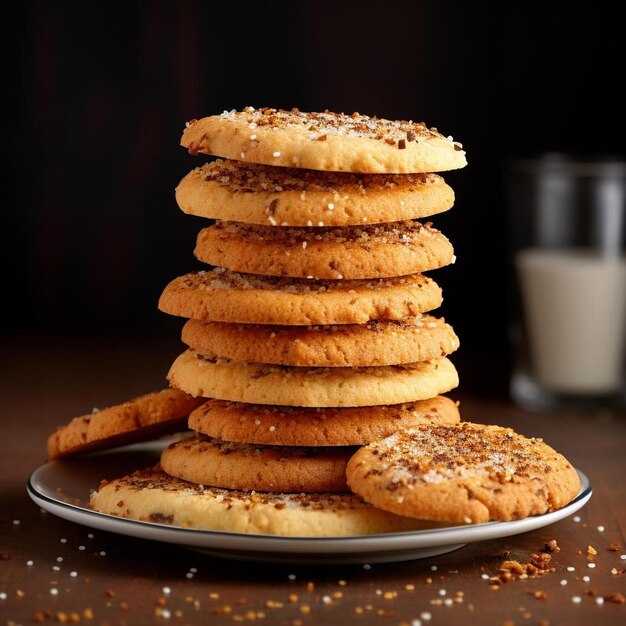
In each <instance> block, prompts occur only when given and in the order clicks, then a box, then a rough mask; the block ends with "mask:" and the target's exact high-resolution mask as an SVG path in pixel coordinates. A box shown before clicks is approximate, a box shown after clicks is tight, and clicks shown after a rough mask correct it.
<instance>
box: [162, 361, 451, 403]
mask: <svg viewBox="0 0 626 626" xmlns="http://www.w3.org/2000/svg"><path fill="white" fill-rule="evenodd" d="M167 378H168V380H169V382H170V384H171V385H172V386H173V387H176V388H178V389H180V390H182V391H185V392H186V393H190V394H191V395H193V396H204V397H208V398H217V399H218V400H230V401H232V402H248V403H250V404H276V405H285V406H309V407H330V406H332V407H345V406H373V405H378V404H400V403H402V402H413V401H415V400H426V399H428V398H434V397H435V396H437V395H439V394H440V393H445V392H446V391H450V389H453V388H454V387H456V386H457V385H458V384H459V379H458V375H457V372H456V370H455V369H454V365H452V363H451V362H450V361H449V360H448V359H446V358H445V357H442V358H439V359H432V360H430V361H421V362H419V363H407V364H405V365H389V366H385V367H360V368H359V367H331V368H309V367H289V366H286V365H282V366H281V365H265V364H262V363H242V362H239V361H230V360H228V359H219V358H217V357H215V356H211V355H204V354H201V353H199V352H196V351H195V350H187V351H186V352H183V353H182V354H181V355H180V356H179V357H178V358H177V359H176V360H175V361H174V363H173V364H172V367H171V368H170V371H169V374H168V375H167Z"/></svg>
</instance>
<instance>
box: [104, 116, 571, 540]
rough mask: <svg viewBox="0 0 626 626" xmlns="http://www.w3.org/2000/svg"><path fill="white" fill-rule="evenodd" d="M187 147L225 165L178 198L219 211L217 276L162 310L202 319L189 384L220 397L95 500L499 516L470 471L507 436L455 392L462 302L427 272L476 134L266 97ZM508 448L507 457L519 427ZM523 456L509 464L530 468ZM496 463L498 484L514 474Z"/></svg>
mask: <svg viewBox="0 0 626 626" xmlns="http://www.w3.org/2000/svg"><path fill="white" fill-rule="evenodd" d="M182 145H183V146H185V147H186V148H187V149H188V150H189V152H190V153H192V154H197V153H203V154H210V155H214V156H217V157H221V158H219V159H217V160H215V161H213V162H211V163H208V164H204V165H202V166H200V167H198V168H197V169H195V170H193V171H192V172H191V173H189V174H188V175H187V176H186V177H185V178H184V179H183V180H182V182H181V183H180V185H179V187H178V189H177V192H176V198H177V201H178V204H179V206H180V208H181V209H182V210H183V211H184V212H185V213H188V214H191V215H196V216H200V217H204V218H208V219H211V220H215V221H214V222H213V223H211V224H210V225H208V226H207V227H206V228H203V229H202V230H201V231H200V233H199V235H198V239H197V245H196V249H195V255H196V257H197V258H198V259H199V260H200V261H202V262H204V263H206V264H208V265H209V266H212V268H211V267H209V268H207V269H205V270H202V271H197V272H194V273H191V274H187V275H185V276H181V277H179V278H176V279H175V280H174V281H172V282H171V283H170V284H169V285H168V286H167V287H166V289H165V291H164V292H163V294H162V296H161V299H160V302H159V307H160V309H161V310H162V311H164V312H166V313H169V314H172V315H177V316H182V317H184V318H187V322H186V323H185V325H184V328H183V331H182V339H183V342H184V343H185V344H186V345H187V346H188V349H187V350H186V351H185V352H184V353H183V354H181V355H180V356H179V357H178V358H177V359H176V361H175V362H174V363H173V365H172V366H171V369H170V372H169V375H168V379H169V382H170V384H171V385H172V387H174V388H176V389H178V390H180V392H184V394H188V396H185V397H189V396H191V397H193V398H194V399H198V398H204V399H206V400H203V401H202V404H200V405H199V406H198V407H197V408H194V409H193V411H192V412H191V414H190V416H189V421H188V425H189V428H190V429H192V430H193V431H195V434H194V435H193V436H192V437H188V438H185V439H182V440H180V441H179V442H177V443H175V444H172V445H171V446H170V447H169V448H167V449H166V450H164V452H163V454H162V457H161V467H157V468H151V469H148V470H142V471H138V472H135V473H134V474H131V475H130V476H127V477H124V478H122V479H118V480H116V481H113V482H112V483H109V484H107V485H103V486H102V487H101V488H100V490H99V491H98V492H97V493H96V494H94V495H93V496H92V505H93V506H94V508H96V509H98V510H100V511H102V512H107V513H112V514H116V515H124V516H127V517H133V518H136V519H143V520H150V521H157V522H169V523H173V524H177V525H180V526H186V527H195V528H205V529H213V530H231V531H242V532H252V533H270V534H280V535H300V536H306V535H310V536H323V535H360V534H367V533H379V532H388V531H398V530H409V529H415V528H419V527H421V526H422V524H423V522H421V521H419V520H418V519H416V518H423V519H431V520H442V521H466V522H471V521H483V520H484V519H489V518H490V509H489V507H486V506H483V507H482V508H481V507H478V508H477V503H471V505H467V501H469V500H471V499H472V498H469V496H468V493H469V491H468V488H467V485H466V483H465V482H463V481H464V480H466V477H467V468H466V467H461V466H459V467H460V469H459V472H460V473H458V475H457V474H455V472H454V471H452V470H451V468H452V467H453V466H454V465H455V463H458V462H459V459H462V458H463V454H464V453H463V451H462V447H463V442H464V441H470V440H471V439H472V437H474V439H477V440H480V441H490V435H489V433H488V432H487V431H484V430H481V429H488V428H489V427H480V426H476V428H478V431H475V430H471V429H470V430H464V429H468V428H470V427H469V426H463V425H460V424H458V422H459V419H460V418H459V412H458V408H457V405H456V403H454V402H453V401H452V400H450V399H449V398H446V397H445V396H443V395H442V394H444V393H446V392H448V391H450V390H451V389H453V388H454V387H456V386H457V384H458V377H457V373H456V370H455V368H454V366H453V365H452V363H451V362H450V361H449V360H448V358H447V355H448V354H450V353H452V352H453V351H454V350H456V348H457V347H458V345H459V342H458V339H457V337H456V335H455V333H454V331H453V329H452V328H451V327H450V326H449V325H448V324H446V323H445V321H444V320H443V319H441V318H437V317H434V316H432V315H430V314H429V312H430V311H432V310H434V309H436V308H437V307H439V305H440V304H441V301H442V294H441V289H440V288H439V286H438V285H437V284H436V283H435V282H434V281H433V280H432V279H431V278H430V277H427V276H426V275H424V272H429V271H432V270H436V269H437V268H440V267H442V266H445V265H448V264H450V263H453V262H454V259H455V257H454V252H453V249H452V246H451V244H450V242H449V241H448V239H447V238H446V237H445V236H444V235H443V234H442V233H440V232H439V231H438V230H436V229H435V228H433V227H432V225H431V224H430V223H429V222H421V221H417V220H418V219H422V218H429V217H430V216H432V215H435V214H437V213H440V212H442V211H446V210H448V209H450V208H451V207H452V204H453V201H454V194H453V191H452V190H451V188H450V187H449V186H448V185H447V184H446V183H445V182H444V180H443V178H441V177H440V176H439V175H437V174H436V173H435V172H438V171H445V170H451V169H456V168H461V167H463V166H464V165H465V164H466V160H465V153H464V151H463V150H462V147H461V145H460V144H459V143H456V142H454V141H453V140H452V138H451V137H448V138H446V137H444V136H443V135H441V134H440V133H438V132H437V131H436V129H434V128H428V127H427V126H426V125H425V124H423V123H414V122H404V121H402V122H392V121H388V120H383V119H377V118H370V117H367V116H364V115H359V114H357V113H355V114H353V115H343V114H334V113H329V112H325V113H301V112H300V111H298V110H292V111H277V110H275V109H259V110H257V109H253V108H247V109H245V110H243V111H241V112H236V111H230V112H224V113H223V114H222V115H218V116H212V117H207V118H204V119H202V120H193V121H191V122H189V124H188V126H187V128H186V130H185V132H184V134H183V138H182ZM477 432H480V433H481V434H478V435H477V434H476V433H477ZM498 432H499V431H498ZM400 435H402V437H404V439H401V440H400V439H398V437H399V436H400ZM470 435H471V436H470ZM394 437H395V438H396V439H394ZM503 437H504V439H503ZM385 438H391V439H385ZM492 439H493V440H494V441H496V442H497V443H496V444H495V447H494V448H493V449H494V450H496V451H497V453H498V454H501V453H502V450H501V448H502V442H503V441H505V442H507V441H508V440H509V439H508V435H506V434H505V435H502V434H501V433H500V434H498V436H497V437H496V436H495V435H494V436H493V437H492ZM381 440H385V441H386V442H387V443H384V442H383V443H377V442H380V441H381ZM459 441H460V442H461V443H460V444H459V445H456V444H455V442H456V443H458V442H459ZM389 442H391V443H389ZM423 442H429V446H430V448H432V449H433V450H438V452H437V454H435V455H434V456H433V457H432V458H431V457H428V450H424V449H423V445H422V444H423ZM436 442H439V443H436ZM455 445H456V447H455ZM472 445H474V444H472ZM529 445H530V444H529ZM360 446H368V447H367V448H361V450H359V447H360ZM385 446H386V447H385ZM546 447H547V446H546ZM396 448H397V449H396ZM531 448H532V450H531ZM524 450H525V452H524V455H526V448H524ZM528 450H530V452H528V454H530V453H531V452H532V453H533V454H534V448H533V447H532V445H530V448H528ZM394 451H395V452H394ZM442 451H443V452H442ZM445 451H448V453H447V454H446V453H445ZM510 452H511V456H510V459H511V462H510V463H509V464H508V465H507V464H506V463H505V464H504V465H506V467H507V468H510V467H516V466H515V464H516V463H517V464H518V465H520V463H521V461H520V459H521V460H523V461H524V463H521V465H520V468H521V469H523V468H526V467H530V465H529V463H528V462H527V458H528V457H526V456H523V457H522V456H520V455H521V453H518V452H519V451H518V452H515V451H514V450H513V451H510ZM552 452H553V451H552ZM355 453H356V455H355ZM466 453H467V454H466V456H467V457H468V458H470V459H471V457H472V454H471V452H470V451H466ZM424 454H426V457H424V458H423V460H422V461H419V462H418V461H416V460H415V459H420V458H422V457H423V455H424ZM481 454H483V456H484V455H486V457H487V458H489V455H490V452H489V450H487V452H485V449H483V450H482V452H481ZM554 454H556V453H554ZM420 455H422V456H420ZM516 455H517V456H516ZM474 456H476V455H474ZM531 456H532V455H531ZM448 457H449V458H448ZM377 458H378V459H379V463H378V464H377V463H376V459H377ZM507 458H508V457H507ZM533 458H534V457H533ZM561 458H562V457H561ZM351 459H352V460H351ZM383 459H388V460H383ZM442 459H443V461H442ZM498 459H501V456H499V457H498ZM524 459H526V460H524ZM444 461H445V463H444V465H445V468H443V469H442V468H441V467H440V466H441V463H443V462H444ZM474 461H476V464H477V465H480V463H478V461H477V459H474ZM563 461H564V463H565V464H567V462H566V461H565V460H564V459H563ZM498 462H499V463H500V461H498ZM482 463H483V464H482V465H480V467H478V469H477V470H476V471H477V475H480V476H483V475H486V476H487V475H488V476H491V475H492V474H493V475H494V476H495V475H496V474H497V472H498V471H500V469H499V468H500V466H501V465H502V463H500V465H498V466H497V467H496V466H494V467H493V468H491V466H489V468H487V465H489V462H488V461H484V459H483V461H482ZM485 463H486V464H485ZM461 465H463V463H461ZM504 465H502V466H503V467H504ZM567 465H568V464H567ZM522 466H523V467H522ZM433 468H434V469H433ZM446 468H447V469H446ZM347 470H348V471H347ZM435 470H436V471H435ZM440 470H441V471H443V470H445V471H443V473H441V471H440ZM492 470H493V471H492ZM433 471H435V473H434V474H433V473H432V472H433ZM445 472H448V473H447V474H446V473H445ZM451 472H452V473H451ZM490 472H491V473H490ZM494 472H495V473H494ZM444 474H445V475H444ZM416 477H417V478H416ZM411 481H414V482H418V483H420V484H422V483H423V484H424V485H426V486H427V488H426V491H428V492H430V491H434V492H435V498H434V499H433V500H432V502H431V501H430V500H429V498H428V494H426V496H424V493H426V491H425V492H424V493H423V492H422V491H419V490H417V491H416V490H414V484H413V483H412V482H411ZM440 481H444V482H445V484H446V485H448V486H449V485H450V484H452V486H451V487H449V488H447V491H446V488H443V487H441V485H439V486H437V485H436V484H433V483H437V484H438V483H439V482H440ZM496 483H497V484H500V483H498V481H497V480H496ZM353 492H354V493H353ZM356 493H358V494H359V495H358V496H357V495H355V494H356ZM417 493H419V494H420V497H419V498H417V499H416V498H415V497H413V496H414V494H417ZM460 493H461V494H464V495H465V501H466V502H465V504H466V506H464V505H463V502H461V501H460V500H459V499H458V498H456V499H455V494H457V495H458V494H460ZM361 496H362V497H364V498H365V499H366V500H367V502H366V501H365V500H363V499H361ZM507 497H508V496H507ZM544 500H545V499H544ZM429 502H430V505H429V504H428V503H429ZM447 502H449V503H451V504H450V506H449V507H448V509H450V508H451V510H452V512H450V510H446V509H445V506H446V503H447ZM403 503H405V504H403ZM546 503H547V500H545V501H544V505H545V506H546V507H548V506H554V505H555V501H554V502H551V503H549V504H546ZM509 509H511V510H508V509H507V511H508V513H507V514H508V515H509V516H511V515H513V516H514V515H515V514H516V513H519V512H521V511H526V514H529V513H533V512H542V511H541V506H540V505H538V506H537V507H535V508H532V507H527V508H526V509H524V508H523V507H519V506H517V505H515V506H514V507H513V508H511V507H509ZM459 511H460V513H459ZM476 511H478V512H476ZM485 511H486V512H485ZM494 511H496V509H494ZM494 515H498V516H499V517H500V518H502V515H503V514H501V513H499V512H498V511H496V513H494Z"/></svg>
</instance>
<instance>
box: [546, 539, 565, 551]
mask: <svg viewBox="0 0 626 626" xmlns="http://www.w3.org/2000/svg"><path fill="white" fill-rule="evenodd" d="M543 551H544V552H557V553H558V552H560V551H561V548H559V545H558V544H557V542H556V539H550V541H548V542H547V543H546V544H545V546H544V547H543Z"/></svg>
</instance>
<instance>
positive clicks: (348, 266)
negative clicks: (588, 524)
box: [194, 222, 455, 280]
mask: <svg viewBox="0 0 626 626" xmlns="http://www.w3.org/2000/svg"><path fill="white" fill-rule="evenodd" d="M194 254H195V255H196V257H197V258H198V259H199V260H200V261H203V262H205V263H209V264H211V265H217V266H220V267H225V268H227V269H229V270H232V271H235V272H247V273H250V274H264V275H267V276H291V277H294V278H316V279H321V280H333V279H334V280H341V279H344V278H345V279H363V278H365V279H368V278H387V277H391V276H405V275H407V274H418V273H420V272H426V271H428V270H435V269H437V268H439V267H443V266H445V265H449V264H450V263H453V262H454V260H455V257H454V250H453V248H452V244H451V243H450V242H449V241H448V239H447V238H446V237H445V236H444V235H442V234H441V233H440V232H439V231H438V230H436V229H434V228H432V226H431V225H430V224H421V223H420V222H396V223H393V224H381V225H377V226H367V227H360V228H274V227H273V226H254V225H250V224H241V223H239V222H217V223H216V224H214V225H213V226H209V227H208V228H204V229H203V230H201V231H200V233H199V235H198V241H197V244H196V249H195V251H194Z"/></svg>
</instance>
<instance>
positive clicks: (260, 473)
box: [161, 435, 355, 493]
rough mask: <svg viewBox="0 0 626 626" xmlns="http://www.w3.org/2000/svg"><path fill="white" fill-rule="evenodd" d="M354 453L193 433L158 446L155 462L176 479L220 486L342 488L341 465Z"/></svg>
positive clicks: (306, 490)
mask: <svg viewBox="0 0 626 626" xmlns="http://www.w3.org/2000/svg"><path fill="white" fill-rule="evenodd" d="M354 452H355V449H354V448H344V447H341V448H339V447H337V448H303V447H295V446H291V447H284V446H283V447H281V446H256V445H250V444H247V443H231V442H227V441H219V440H217V439H210V438H208V437H205V436H203V435H198V436H194V437H189V438H187V439H183V440H182V441H178V442H176V443H173V444H172V445H171V446H169V448H166V449H165V450H163V453H162V455H161V467H162V468H163V471H165V472H166V473H167V474H169V475H170V476H174V477H176V478H180V479H181V480H188V481H189V482H192V483H198V484H200V485H210V486H211V487H222V488H224V489H242V490H243V491H281V492H287V493H294V492H296V493H301V492H302V493H312V492H318V491H348V486H347V485H346V464H347V463H348V459H349V458H350V457H351V456H352V455H353V454H354Z"/></svg>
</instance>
